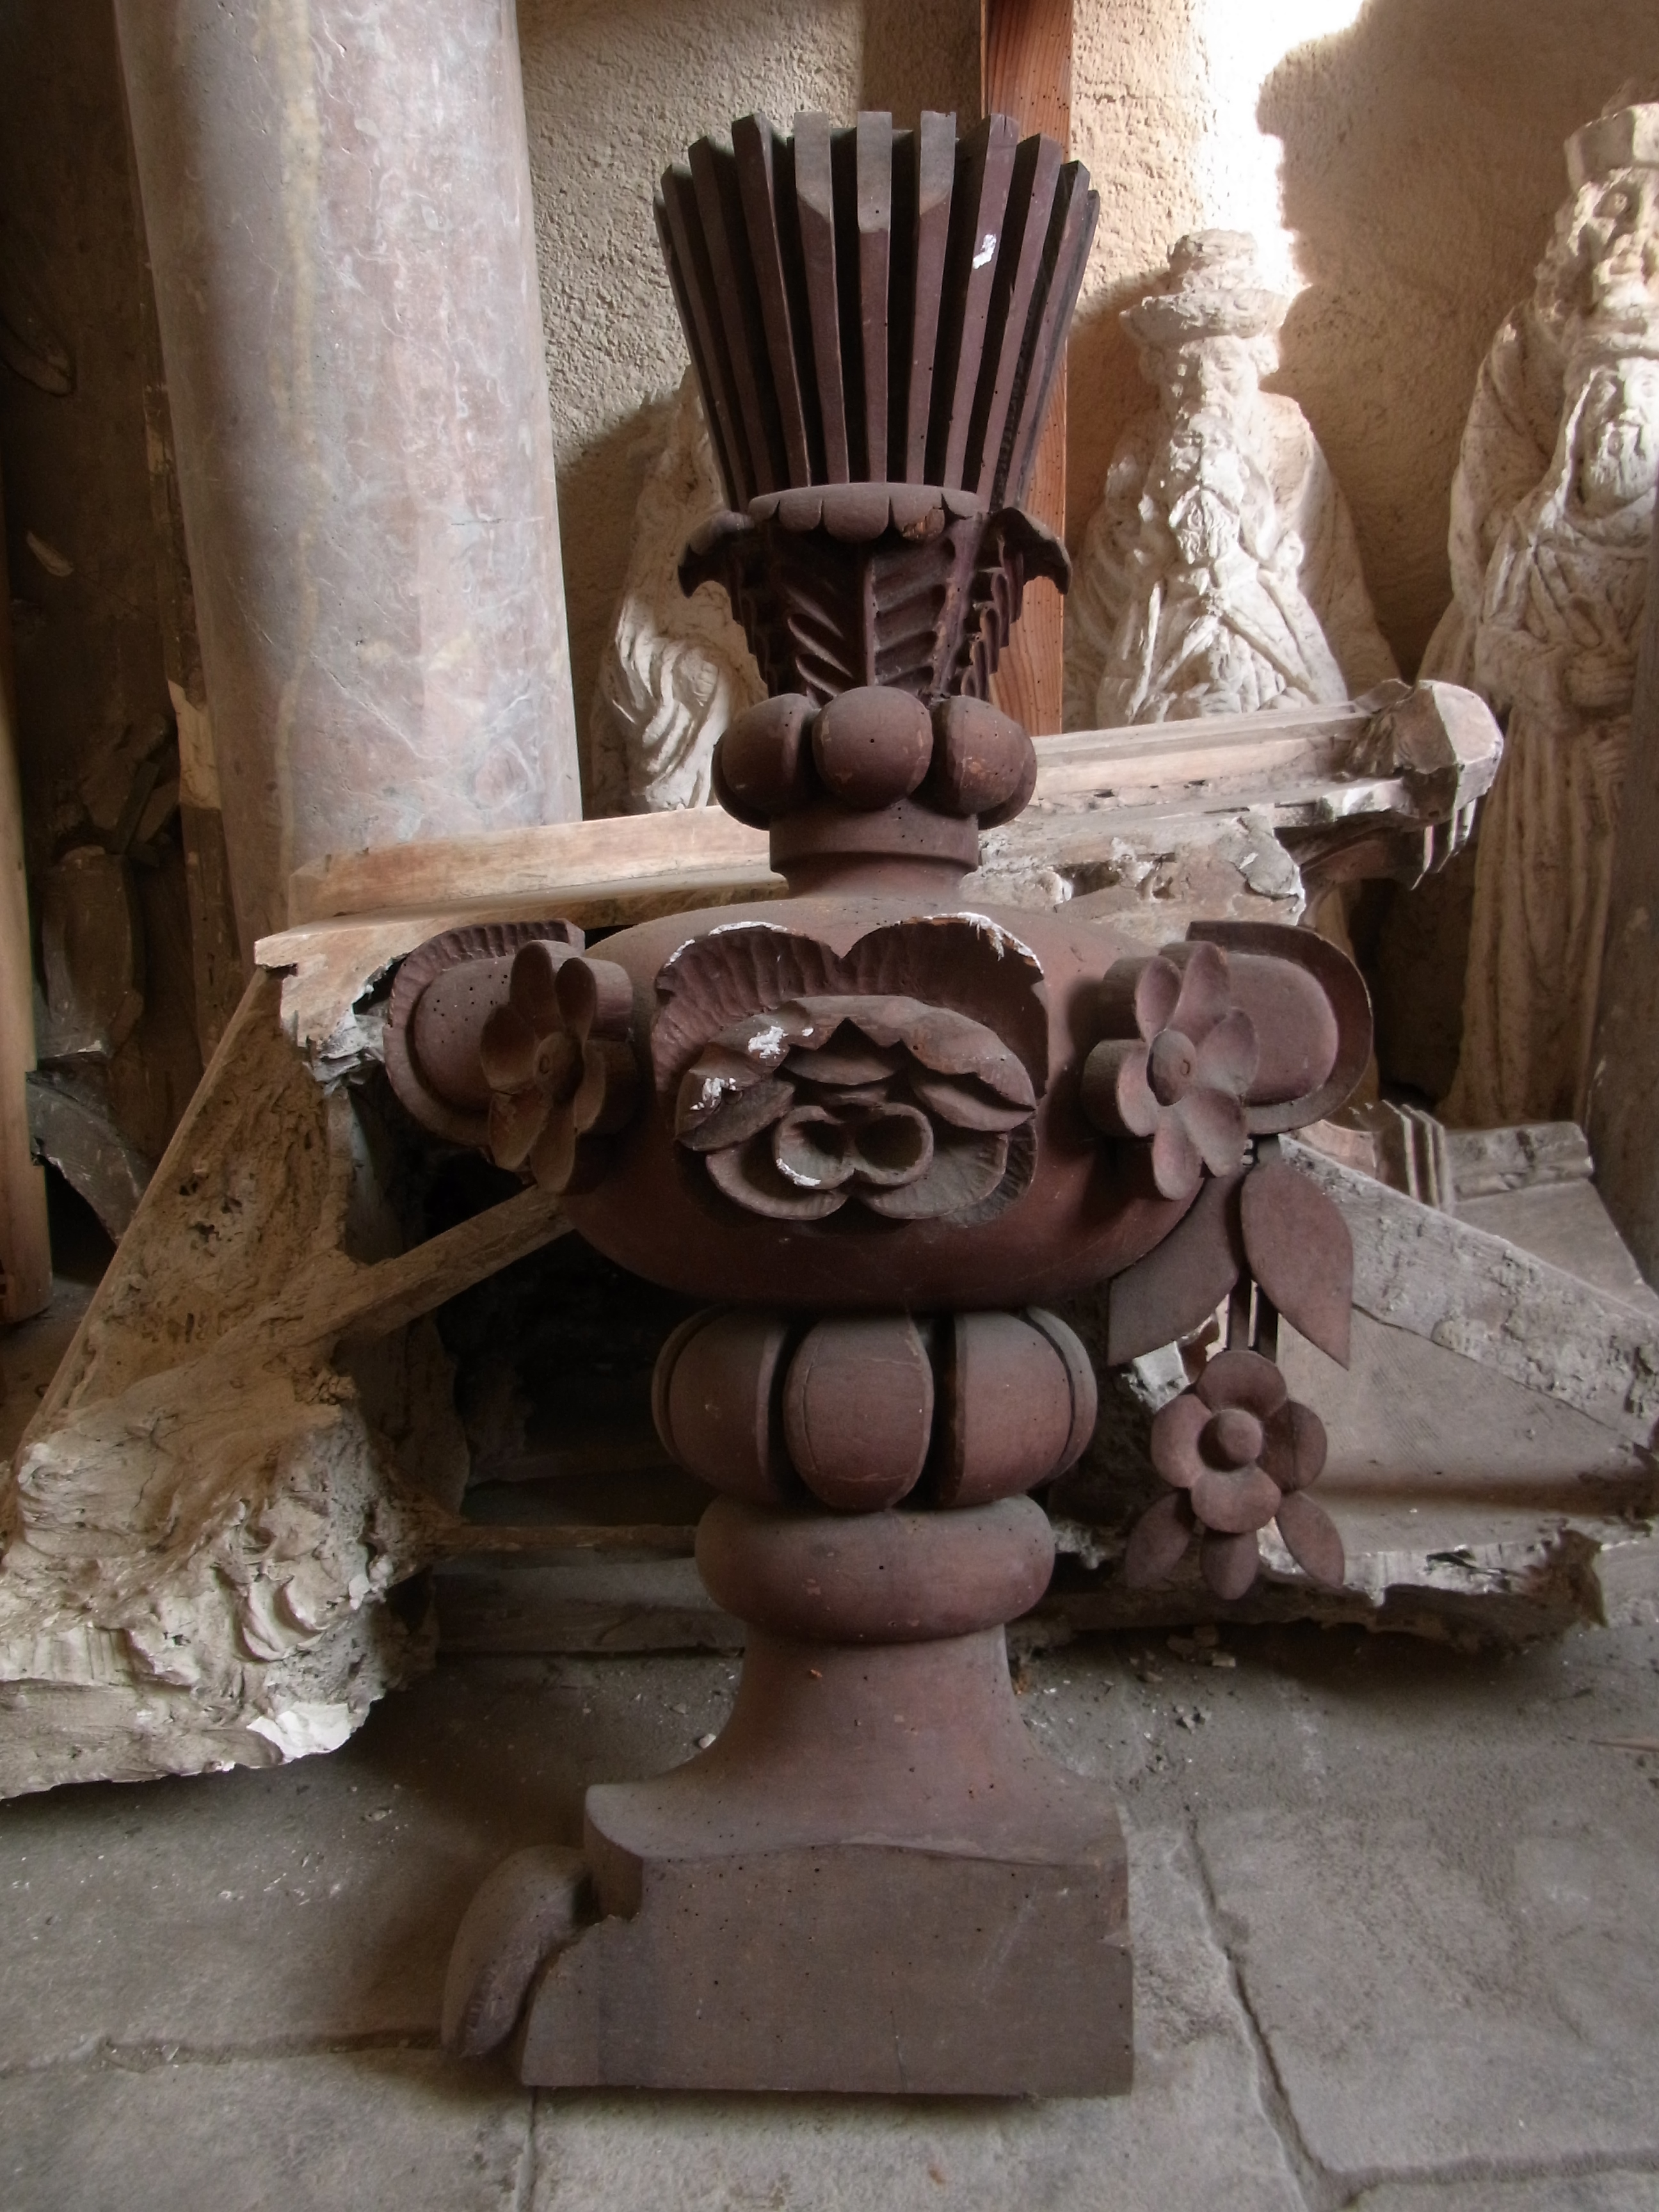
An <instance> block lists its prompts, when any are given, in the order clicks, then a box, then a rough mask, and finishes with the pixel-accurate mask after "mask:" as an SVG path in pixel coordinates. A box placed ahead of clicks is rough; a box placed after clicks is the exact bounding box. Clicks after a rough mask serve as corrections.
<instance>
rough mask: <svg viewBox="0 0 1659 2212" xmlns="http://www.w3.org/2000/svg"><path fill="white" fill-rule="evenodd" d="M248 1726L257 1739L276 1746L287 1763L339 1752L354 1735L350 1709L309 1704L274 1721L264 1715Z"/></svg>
mask: <svg viewBox="0 0 1659 2212" xmlns="http://www.w3.org/2000/svg"><path fill="white" fill-rule="evenodd" d="M248 1726H249V1728H250V1729H252V1731H253V1733H254V1735H262V1736H264V1739H265V1741H266V1742H267V1743H274V1744H275V1745H276V1748H277V1750H278V1751H280V1752H281V1753H282V1754H283V1758H284V1759H309V1758H311V1757H312V1756H313V1754H314V1753H317V1752H319V1751H337V1750H338V1749H339V1748H340V1746H341V1745H342V1744H343V1742H344V1741H345V1740H346V1738H347V1737H348V1736H349V1735H350V1734H351V1728H352V1721H351V1708H350V1706H349V1705H322V1704H318V1703H314V1702H313V1703H307V1704H304V1705H289V1706H288V1707H286V1708H285V1709H284V1711H282V1712H280V1713H278V1714H277V1715H276V1718H275V1719H274V1720H272V1719H268V1718H267V1717H266V1716H265V1715H264V1713H261V1714H260V1715H259V1717H258V1719H257V1720H252V1721H250V1722H249V1723H248Z"/></svg>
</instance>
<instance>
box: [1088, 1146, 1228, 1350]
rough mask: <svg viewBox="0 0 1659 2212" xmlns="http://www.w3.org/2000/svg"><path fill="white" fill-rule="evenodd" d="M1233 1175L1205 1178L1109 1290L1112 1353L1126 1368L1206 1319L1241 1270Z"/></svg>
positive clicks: (1109, 1347) (1108, 1337)
mask: <svg viewBox="0 0 1659 2212" xmlns="http://www.w3.org/2000/svg"><path fill="white" fill-rule="evenodd" d="M1237 1188H1238V1180H1237V1177H1235V1176H1228V1177H1225V1178H1224V1177H1215V1178H1212V1180H1211V1181H1209V1182H1206V1183H1205V1184H1204V1185H1203V1186H1202V1187H1201V1188H1200V1191H1199V1194H1198V1196H1197V1198H1196V1199H1195V1200H1194V1202H1193V1206H1192V1208H1191V1210H1190V1211H1189V1212H1188V1213H1186V1214H1184V1215H1183V1216H1182V1218H1181V1219H1180V1220H1179V1221H1178V1222H1177V1223H1176V1225H1175V1227H1174V1228H1173V1229H1172V1230H1171V1231H1170V1233H1169V1235H1168V1236H1167V1237H1164V1240H1163V1242H1162V1243H1159V1244H1155V1245H1154V1246H1153V1248H1152V1250H1151V1251H1150V1252H1149V1253H1148V1254H1147V1255H1146V1258H1145V1259H1144V1260H1137V1261H1136V1262H1135V1263H1134V1265H1133V1267H1126V1268H1125V1269H1124V1271H1123V1273H1121V1275H1115V1276H1114V1277H1113V1278H1112V1281H1111V1284H1110V1286H1109V1290H1108V1291H1107V1306H1106V1315H1107V1320H1106V1358H1107V1364H1108V1365H1109V1366H1112V1367H1121V1365H1122V1364H1124V1362H1125V1361H1126V1360H1130V1359H1138V1358H1139V1357H1140V1355H1141V1353H1142V1352H1156V1351H1157V1350H1158V1346H1160V1345H1164V1344H1172V1343H1173V1342H1174V1341H1175V1340H1176V1338H1177V1337H1178V1336H1184V1335H1186V1334H1187V1333H1188V1330H1190V1329H1194V1328H1199V1327H1200V1326H1201V1324H1202V1323H1203V1322H1204V1321H1205V1320H1206V1318H1207V1316H1209V1315H1211V1314H1212V1313H1213V1312H1214V1311H1215V1310H1216V1308H1217V1306H1218V1305H1219V1304H1220V1303H1221V1301H1222V1299H1223V1298H1225V1297H1226V1295H1227V1293H1228V1291H1231V1288H1232V1286H1233V1285H1234V1284H1235V1283H1236V1282H1237V1280H1238V1278H1239V1275H1240V1274H1241V1273H1242V1272H1243V1244H1242V1242H1241V1240H1240V1238H1239V1235H1238V1229H1237V1200H1236V1197H1235V1193H1236V1192H1237Z"/></svg>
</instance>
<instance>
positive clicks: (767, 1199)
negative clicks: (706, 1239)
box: [707, 1129, 847, 1221]
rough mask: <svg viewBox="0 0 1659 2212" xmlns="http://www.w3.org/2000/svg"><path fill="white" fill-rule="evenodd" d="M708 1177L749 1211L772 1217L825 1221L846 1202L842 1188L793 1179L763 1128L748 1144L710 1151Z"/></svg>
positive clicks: (769, 1134) (767, 1132) (730, 1197)
mask: <svg viewBox="0 0 1659 2212" xmlns="http://www.w3.org/2000/svg"><path fill="white" fill-rule="evenodd" d="M707 1164H708V1177H709V1181H710V1182H713V1183H714V1186H715V1188H717V1189H719V1190H721V1191H724V1192H725V1194H726V1196H727V1197H728V1198H729V1199H732V1200H733V1201H734V1202H735V1203H736V1204H737V1205H738V1206H742V1207H744V1210H745V1211H746V1212H750V1213H759V1214H763V1215H765V1216H766V1217H767V1218H768V1219H769V1220H773V1221H822V1220H823V1218H824V1217H825V1216H826V1215H827V1214H831V1213H835V1212H838V1211H839V1210H840V1209H841V1207H842V1206H845V1205H846V1203H847V1193H846V1191H845V1190H844V1189H842V1190H817V1191H813V1190H805V1189H803V1188H801V1186H800V1185H799V1183H795V1182H791V1181H790V1180H789V1178H788V1177H787V1176H785V1175H784V1174H783V1173H782V1172H781V1170H780V1169H779V1167H778V1164H777V1162H776V1161H775V1159H774V1158H773V1157H772V1132H771V1131H770V1130H769V1129H763V1130H762V1131H761V1133H759V1135H758V1136H754V1137H751V1138H750V1139H749V1141H748V1143H747V1144H746V1145H733V1146H730V1147H728V1149H727V1150H726V1151H725V1152H710V1153H709V1154H708V1161H707Z"/></svg>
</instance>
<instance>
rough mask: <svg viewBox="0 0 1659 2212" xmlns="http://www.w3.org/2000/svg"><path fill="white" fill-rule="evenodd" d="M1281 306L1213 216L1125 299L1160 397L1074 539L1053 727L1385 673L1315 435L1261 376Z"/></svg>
mask: <svg viewBox="0 0 1659 2212" xmlns="http://www.w3.org/2000/svg"><path fill="white" fill-rule="evenodd" d="M1289 305H1290V302H1289V301H1288V300H1287V299H1285V297H1284V296H1283V295H1279V294H1278V293H1275V292H1273V291H1271V290H1270V289H1268V288H1267V285H1266V284H1265V283H1264V282H1263V279H1262V277H1261V274H1260V272H1259V271H1258V270H1257V268H1256V264H1255V240H1254V239H1252V238H1251V237H1249V235H1248V234H1246V233H1243V232H1241V231H1225V230H1207V231H1196V232H1194V233H1192V234H1190V235H1188V237H1185V238H1182V239H1179V240H1176V244H1175V245H1174V246H1172V247H1171V248H1170V281H1169V284H1168V287H1167V288H1166V289H1164V291H1162V292H1158V293H1154V294H1153V295H1152V296H1151V297H1150V298H1148V299H1145V300H1143V301H1141V302H1140V303H1139V306H1138V307H1131V308H1129V309H1128V310H1127V312H1126V313H1125V314H1124V317H1123V321H1124V324H1125V326H1126V327H1127V329H1128V331H1129V332H1130V334H1131V336H1132V337H1133V339H1134V341H1135V343H1136V347H1137V349H1138V350H1139V356H1140V365H1141V371H1142V374H1144V375H1145V376H1146V380H1147V381H1148V383H1150V384H1152V386H1154V387H1155V388H1156V390H1157V392H1158V405H1157V407H1155V408H1152V409H1149V410H1148V411H1147V412H1146V414H1144V415H1142V416H1138V417H1137V418H1136V420H1135V421H1134V422H1132V423H1131V424H1130V426H1129V428H1128V429H1127V431H1126V432H1125V433H1124V435H1123V437H1122V439H1121V441H1120V442H1119V445H1118V448H1117V451H1116V453H1115V454H1114V455H1113V458H1112V464H1111V466H1110V468H1109V470H1108V471H1107V476H1106V485H1105V490H1104V494H1103V497H1102V500H1101V502H1100V505H1099V507H1097V509H1096V511H1095V513H1094V515H1093V517H1092V518H1091V521H1090V524H1089V527H1088V531H1087V533H1086V535H1085V539H1084V545H1083V552H1082V556H1081V558H1080V559H1079V562H1078V564H1077V571H1076V574H1075V577H1074V580H1073V586H1072V592H1071V595H1070V597H1069V598H1068V599H1067V601H1066V727H1067V728H1069V729H1087V728H1091V727H1096V728H1112V727H1115V726H1118V725H1120V724H1123V723H1130V722H1161V721H1165V720H1180V719H1182V718H1184V717H1186V716H1189V715H1194V714H1230V713H1237V712H1249V711H1252V710H1254V709H1257V708H1267V707H1275V706H1281V705H1282V706H1293V705H1301V704H1306V703H1310V702H1322V701H1331V700H1338V699H1346V698H1351V697H1353V696H1357V695H1358V694H1360V693H1363V692H1365V691H1368V690H1370V689H1371V687H1372V686H1373V685H1374V684H1379V683H1382V682H1383V681H1384V680H1385V679H1386V678H1389V677H1391V676H1394V675H1395V674H1397V672H1398V671H1397V670H1396V668H1395V661H1394V656H1393V654H1392V653H1390V652H1389V647H1388V646H1387V644H1386V643H1385V642H1384V641H1383V635H1382V633H1381V632H1380V631H1379V630H1378V629H1377V627H1376V617H1375V615H1374V614H1373V612H1372V611H1371V605H1370V598H1369V595H1368V594H1367V592H1366V589H1365V580H1364V575H1363V574H1362V573H1361V570H1360V566H1359V554H1358V547H1357V546H1356V544H1355V542H1354V533H1353V524H1352V520H1351V519H1350V517H1349V513H1348V509H1347V505H1346V501H1344V499H1343V497H1342V494H1341V492H1340V490H1339V489H1338V488H1337V485H1336V483H1335V481H1334V478H1333V477H1332V475H1331V472H1330V470H1329V467H1328V465H1327V463H1326V460H1325V457H1324V455H1323V454H1322V453H1321V451H1320V449H1319V444H1318V441H1317V440H1316V438H1315V436H1314V435H1313V432H1312V430H1311V429H1310V428H1309V425H1308V421H1307V418H1306V416H1304V414H1303V412H1302V410H1301V409H1300V408H1299V407H1298V406H1297V404H1296V402H1295V400H1293V399H1291V398H1286V397H1285V396H1284V395H1282V394H1280V393H1275V392H1263V391H1262V390H1261V378H1262V377H1263V376H1264V375H1267V374H1271V373H1272V371H1273V370H1274V369H1275V368H1277V367H1278V366H1279V342H1278V336H1277V333H1278V331H1279V325H1280V324H1281V323H1282V322H1283V321H1284V319H1285V311H1286V309H1287V308H1288V307H1289Z"/></svg>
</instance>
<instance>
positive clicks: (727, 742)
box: [713, 691, 817, 829]
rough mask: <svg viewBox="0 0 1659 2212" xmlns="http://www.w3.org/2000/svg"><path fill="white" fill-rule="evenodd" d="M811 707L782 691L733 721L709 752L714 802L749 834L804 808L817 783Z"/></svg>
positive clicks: (796, 693)
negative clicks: (712, 766)
mask: <svg viewBox="0 0 1659 2212" xmlns="http://www.w3.org/2000/svg"><path fill="white" fill-rule="evenodd" d="M813 711H814V710H813V706H812V702H811V700H810V699H809V698H807V697H806V696H805V694H804V693H802V692H799V691H785V692H782V693H781V694H780V695H779V696H778V697H776V698H775V699H763V700H762V701H761V702H759V704H758V705H757V706H754V707H749V708H745V709H744V712H743V713H742V714H738V715H736V716H735V717H734V718H733V719H732V721H731V722H730V723H729V724H728V726H726V730H725V731H724V732H722V734H721V736H720V741H719V743H718V744H716V745H715V747H714V771H713V782H714V797H715V799H717V800H718V801H719V803H720V805H722V806H723V807H724V808H725V809H726V812H727V813H728V814H732V815H735V816H736V817H737V818H738V821H739V822H746V823H748V824H749V827H750V829H769V827H770V826H771V824H772V823H774V822H775V821H776V819H777V818H778V817H779V816H780V815H781V814H787V813H789V812H790V811H792V810H793V808H795V807H798V806H805V805H807V804H808V803H809V802H810V801H811V799H812V798H813V797H814V796H815V794H816V792H817V777H816V775H815V774H814V772H813V768H812V747H811V742H810V732H811V721H812V715H813Z"/></svg>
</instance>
